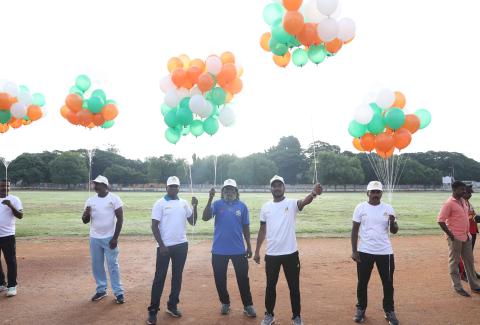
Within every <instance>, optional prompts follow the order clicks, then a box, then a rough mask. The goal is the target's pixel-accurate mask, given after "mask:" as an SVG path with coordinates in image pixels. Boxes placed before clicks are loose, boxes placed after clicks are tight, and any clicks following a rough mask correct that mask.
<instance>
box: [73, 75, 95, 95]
mask: <svg viewBox="0 0 480 325" xmlns="http://www.w3.org/2000/svg"><path fill="white" fill-rule="evenodd" d="M91 84H92V83H91V82H90V78H88V77H87V76H86V75H84V74H82V75H80V76H78V77H77V79H76V80H75V86H77V87H78V88H79V89H80V90H81V91H83V92H85V91H87V90H88V88H90V85H91Z"/></svg>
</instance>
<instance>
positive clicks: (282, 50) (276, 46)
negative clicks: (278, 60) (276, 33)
mask: <svg viewBox="0 0 480 325" xmlns="http://www.w3.org/2000/svg"><path fill="white" fill-rule="evenodd" d="M268 44H269V47H270V51H271V52H272V53H273V54H275V55H278V56H283V55H285V54H286V53H287V52H288V46H287V45H285V44H283V43H280V42H279V41H277V40H276V39H274V38H273V37H272V38H271V39H270V42H269V43H268Z"/></svg>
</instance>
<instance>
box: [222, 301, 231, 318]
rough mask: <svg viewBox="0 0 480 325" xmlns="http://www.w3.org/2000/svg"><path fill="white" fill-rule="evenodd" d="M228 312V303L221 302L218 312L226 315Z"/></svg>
mask: <svg viewBox="0 0 480 325" xmlns="http://www.w3.org/2000/svg"><path fill="white" fill-rule="evenodd" d="M229 313H230V304H222V307H220V314H222V315H228V314H229Z"/></svg>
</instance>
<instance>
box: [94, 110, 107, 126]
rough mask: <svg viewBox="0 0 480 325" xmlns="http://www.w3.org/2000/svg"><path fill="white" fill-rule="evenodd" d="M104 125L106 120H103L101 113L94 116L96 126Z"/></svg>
mask: <svg viewBox="0 0 480 325" xmlns="http://www.w3.org/2000/svg"><path fill="white" fill-rule="evenodd" d="M103 123H105V119H104V118H103V116H102V114H101V113H100V114H94V115H93V124H94V125H95V126H102V125H103Z"/></svg>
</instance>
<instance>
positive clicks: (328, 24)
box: [317, 18, 338, 42]
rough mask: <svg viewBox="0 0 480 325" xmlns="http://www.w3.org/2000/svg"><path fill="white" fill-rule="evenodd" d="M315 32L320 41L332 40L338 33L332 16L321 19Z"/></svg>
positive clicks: (336, 24) (336, 23)
mask: <svg viewBox="0 0 480 325" xmlns="http://www.w3.org/2000/svg"><path fill="white" fill-rule="evenodd" d="M317 33H318V36H319V37H320V39H321V40H322V41H324V42H330V41H333V40H334V39H335V38H336V37H337V35H338V22H337V21H336V20H335V19H334V18H327V19H324V20H322V21H321V22H319V23H318V26H317Z"/></svg>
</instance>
